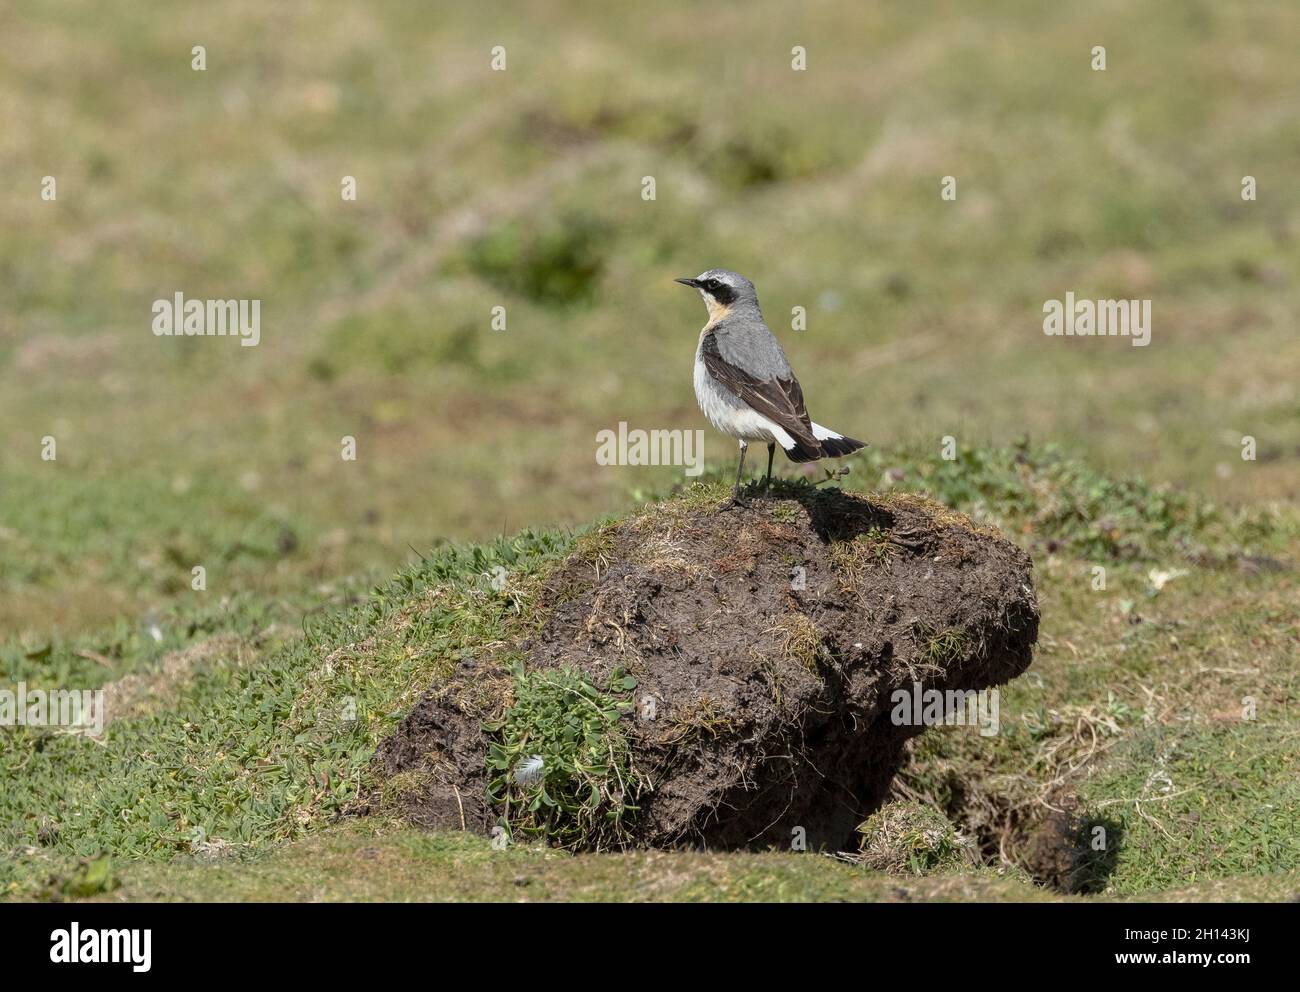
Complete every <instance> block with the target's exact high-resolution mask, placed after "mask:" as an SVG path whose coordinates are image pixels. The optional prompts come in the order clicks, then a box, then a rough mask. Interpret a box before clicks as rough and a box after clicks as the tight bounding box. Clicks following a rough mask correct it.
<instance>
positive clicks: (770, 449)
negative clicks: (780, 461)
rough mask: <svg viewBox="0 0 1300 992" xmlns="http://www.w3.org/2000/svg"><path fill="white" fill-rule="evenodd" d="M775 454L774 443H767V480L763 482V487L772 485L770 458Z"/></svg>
mask: <svg viewBox="0 0 1300 992" xmlns="http://www.w3.org/2000/svg"><path fill="white" fill-rule="evenodd" d="M775 454H776V442H775V441H768V442H767V478H766V479H764V480H763V485H765V486H770V485H771V484H772V456H773V455H775Z"/></svg>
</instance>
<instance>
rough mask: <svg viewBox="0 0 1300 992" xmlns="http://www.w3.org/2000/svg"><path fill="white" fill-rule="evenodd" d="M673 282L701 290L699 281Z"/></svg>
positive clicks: (676, 280) (684, 280)
mask: <svg viewBox="0 0 1300 992" xmlns="http://www.w3.org/2000/svg"><path fill="white" fill-rule="evenodd" d="M673 282H679V283H681V284H682V285H683V286H690V287H691V289H699V288H700V281H699V280H698V279H674V280H673Z"/></svg>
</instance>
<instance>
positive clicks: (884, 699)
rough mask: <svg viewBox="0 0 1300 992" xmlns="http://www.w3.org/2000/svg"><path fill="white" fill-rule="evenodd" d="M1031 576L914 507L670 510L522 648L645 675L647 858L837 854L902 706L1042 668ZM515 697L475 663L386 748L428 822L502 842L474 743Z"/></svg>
mask: <svg viewBox="0 0 1300 992" xmlns="http://www.w3.org/2000/svg"><path fill="white" fill-rule="evenodd" d="M797 569H802V573H800V572H798V571H796V570H797ZM1031 569H1032V565H1031V562H1030V560H1029V558H1028V556H1027V555H1026V554H1025V553H1024V552H1023V551H1021V550H1020V549H1019V548H1017V547H1016V546H1015V545H1013V544H1011V543H1010V542H1008V541H1006V540H1004V539H1003V538H1001V537H1000V536H998V535H997V534H995V533H992V532H990V531H985V530H980V529H977V528H975V527H974V526H973V525H972V524H971V523H970V522H969V521H968V520H966V519H965V518H964V517H961V516H960V515H959V514H956V513H953V512H951V511H949V510H947V509H946V508H944V507H942V506H940V505H938V504H935V503H931V502H929V501H926V500H923V499H921V498H919V497H915V496H910V495H903V494H899V495H887V496H883V497H879V498H878V499H877V500H876V501H868V500H866V499H864V498H861V497H855V496H849V495H846V494H844V493H842V492H840V491H838V490H834V489H814V488H812V487H808V486H802V485H801V486H795V485H782V486H779V487H777V488H776V489H774V491H773V493H771V494H769V495H763V496H755V497H752V499H751V502H750V504H749V505H748V506H746V507H741V508H737V509H732V510H727V511H722V510H720V509H718V507H717V505H716V503H711V504H710V505H707V506H700V505H692V504H691V503H690V502H689V501H688V500H678V501H671V502H669V503H667V504H663V505H660V506H657V507H652V508H650V509H648V510H647V511H645V512H644V513H642V514H641V515H640V516H637V517H633V518H628V519H625V520H622V521H619V522H617V523H615V524H611V525H608V526H607V527H605V528H603V529H602V530H600V531H597V532H595V533H593V534H591V535H588V536H587V537H585V538H584V539H583V540H582V542H581V545H580V550H579V551H577V552H576V553H575V554H573V555H572V556H570V557H569V558H568V559H567V560H566V561H565V562H564V563H563V564H562V565H561V566H560V567H559V568H558V569H557V570H556V571H555V572H554V573H553V574H552V575H551V576H550V577H549V579H548V580H547V582H546V585H545V588H544V590H543V593H542V596H541V600H540V604H539V607H540V609H541V610H542V611H543V616H544V617H545V620H544V622H543V623H542V625H541V627H540V630H539V632H538V633H537V634H536V636H534V637H533V638H532V639H530V640H529V641H528V642H526V643H524V644H522V645H517V646H516V647H517V648H519V649H520V650H522V651H523V653H524V654H525V655H526V658H527V665H528V667H529V668H530V669H532V668H535V667H547V666H559V665H568V666H573V667H576V668H578V669H581V670H583V671H585V672H588V673H590V675H591V677H592V679H593V681H594V682H596V683H597V684H602V685H603V684H604V681H605V679H606V677H607V676H608V675H609V673H610V672H611V671H612V670H614V669H615V668H618V667H621V668H624V669H627V670H628V671H629V672H631V673H632V674H633V675H635V676H636V677H637V679H638V686H637V688H636V690H635V692H634V696H635V699H636V701H637V704H638V710H639V711H640V712H633V713H629V714H627V715H626V716H625V717H624V720H625V721H626V722H627V724H628V734H629V736H630V737H631V739H632V742H633V749H634V756H635V760H636V763H637V765H638V767H639V768H641V770H642V771H644V772H647V773H648V775H649V777H650V780H651V783H652V786H653V787H652V789H651V791H650V792H649V793H648V794H646V795H645V796H643V797H642V801H641V812H640V813H639V815H638V816H637V818H636V820H635V822H634V825H633V837H634V840H635V842H636V843H638V844H643V845H646V846H656V847H663V846H674V845H708V846H710V847H725V848H743V847H754V848H757V847H768V846H773V845H775V846H781V847H788V846H789V845H790V840H791V836H792V831H794V829H795V828H796V827H802V828H803V830H804V832H805V834H806V839H807V845H808V848H809V849H816V848H819V847H824V848H830V849H843V848H846V847H850V846H852V845H853V844H854V828H855V827H856V826H857V825H858V824H859V823H861V822H862V821H863V820H864V819H865V818H866V817H867V815H868V814H870V813H871V812H872V811H873V810H875V809H876V808H877V807H878V806H879V805H880V804H881V803H882V801H883V800H884V799H885V797H886V793H887V792H888V789H889V784H890V781H891V779H892V778H893V776H894V773H895V771H896V770H897V768H898V765H899V762H900V759H901V752H902V747H903V743H904V742H905V741H906V739H907V738H908V737H910V736H912V735H913V734H915V733H918V732H919V731H920V730H921V729H922V728H920V727H916V726H896V725H895V724H894V723H893V722H892V721H891V718H890V713H891V709H892V708H893V703H892V701H891V699H890V695H891V693H892V692H893V691H894V690H895V689H899V688H908V689H910V688H911V686H912V684H913V683H914V682H920V683H921V685H922V687H923V688H924V689H929V688H937V689H941V690H946V689H981V688H987V687H991V686H994V685H997V684H999V683H1003V682H1006V681H1007V680H1009V679H1011V678H1014V677H1015V676H1017V675H1019V674H1020V673H1021V672H1023V671H1024V670H1025V669H1026V668H1027V667H1028V666H1029V663H1030V659H1031V654H1032V648H1033V645H1034V642H1035V639H1036V637H1037V632H1038V607H1037V604H1036V601H1035V597H1034V593H1033V588H1032V581H1031ZM509 685H510V681H509V678H508V677H504V673H503V672H502V671H501V664H500V663H499V662H497V661H495V660H493V659H491V658H481V659H479V660H478V661H476V662H464V663H462V664H461V665H460V666H459V667H458V668H457V669H456V671H455V672H454V674H453V675H452V677H451V678H450V679H449V680H447V681H446V682H445V683H441V684H439V685H438V686H435V687H433V688H432V689H431V690H430V691H429V692H428V693H426V694H425V696H424V697H423V698H421V700H420V701H419V703H418V704H417V705H416V706H415V707H414V709H413V711H412V712H411V713H410V714H409V716H408V717H407V718H406V719H405V720H404V721H403V722H402V724H401V725H400V726H399V728H398V729H397V730H396V731H395V732H394V733H393V734H392V735H391V736H390V737H389V738H388V739H387V740H386V741H384V742H383V744H382V745H381V746H380V748H379V751H378V754H377V755H376V762H377V763H378V764H379V766H380V767H381V768H382V770H383V771H384V772H385V773H386V774H388V775H394V774H398V773H403V772H405V773H414V774H411V775H410V776H409V778H410V779H411V785H410V786H409V787H408V788H406V789H404V790H403V793H402V795H403V804H404V806H405V808H406V810H407V813H408V815H409V816H410V817H411V818H412V819H413V820H414V821H415V822H418V823H420V824H424V825H427V826H430V827H444V828H459V827H462V826H464V827H466V828H468V829H472V830H479V831H487V830H488V829H489V828H490V825H491V824H492V823H493V822H495V815H496V813H495V811H494V810H492V809H491V808H490V806H489V805H488V803H487V802H486V800H485V798H484V790H485V786H486V781H485V776H484V755H485V751H486V747H487V742H488V741H487V736H486V734H485V733H484V732H483V731H482V729H481V726H480V724H481V721H482V720H483V719H486V718H489V717H493V716H496V715H498V714H499V712H500V710H501V707H502V705H503V698H504V693H506V692H508V688H509ZM651 700H652V701H653V718H648V716H649V713H648V712H647V708H648V704H649V701H651ZM970 732H974V731H973V730H972V731H970Z"/></svg>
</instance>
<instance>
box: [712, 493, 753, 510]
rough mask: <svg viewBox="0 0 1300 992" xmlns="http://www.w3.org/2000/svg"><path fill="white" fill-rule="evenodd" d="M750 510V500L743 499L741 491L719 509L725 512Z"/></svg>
mask: <svg viewBox="0 0 1300 992" xmlns="http://www.w3.org/2000/svg"><path fill="white" fill-rule="evenodd" d="M748 508H749V500H746V499H741V498H740V491H739V490H737V491H736V492H735V493H733V494H732V496H731V499H729V500H727V502H725V503H723V504H722V506H721V507H719V509H720V510H723V511H726V510H741V509H748Z"/></svg>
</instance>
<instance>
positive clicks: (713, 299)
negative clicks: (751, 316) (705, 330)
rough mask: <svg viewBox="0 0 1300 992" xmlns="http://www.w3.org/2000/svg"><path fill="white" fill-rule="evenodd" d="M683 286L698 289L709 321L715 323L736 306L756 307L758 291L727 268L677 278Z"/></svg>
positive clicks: (750, 283) (742, 277)
mask: <svg viewBox="0 0 1300 992" xmlns="http://www.w3.org/2000/svg"><path fill="white" fill-rule="evenodd" d="M677 282H679V283H681V284H682V285H683V286H690V287H692V288H693V289H698V290H699V291H700V295H701V296H702V297H704V305H705V306H706V307H708V309H709V323H710V324H713V323H717V322H718V321H719V320H721V319H722V318H723V317H725V316H726V315H727V314H728V312H730V311H731V310H732V309H734V308H736V307H746V308H748V307H752V308H753V309H754V310H757V309H758V293H757V292H755V290H754V284H753V283H752V282H750V281H749V280H748V279H746V278H745V277H744V276H742V275H740V274H739V273H737V272H732V271H730V270H728V269H709V270H708V271H707V272H701V273H700V274H699V275H698V276H696V277H695V278H694V279H678V280H677Z"/></svg>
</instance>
